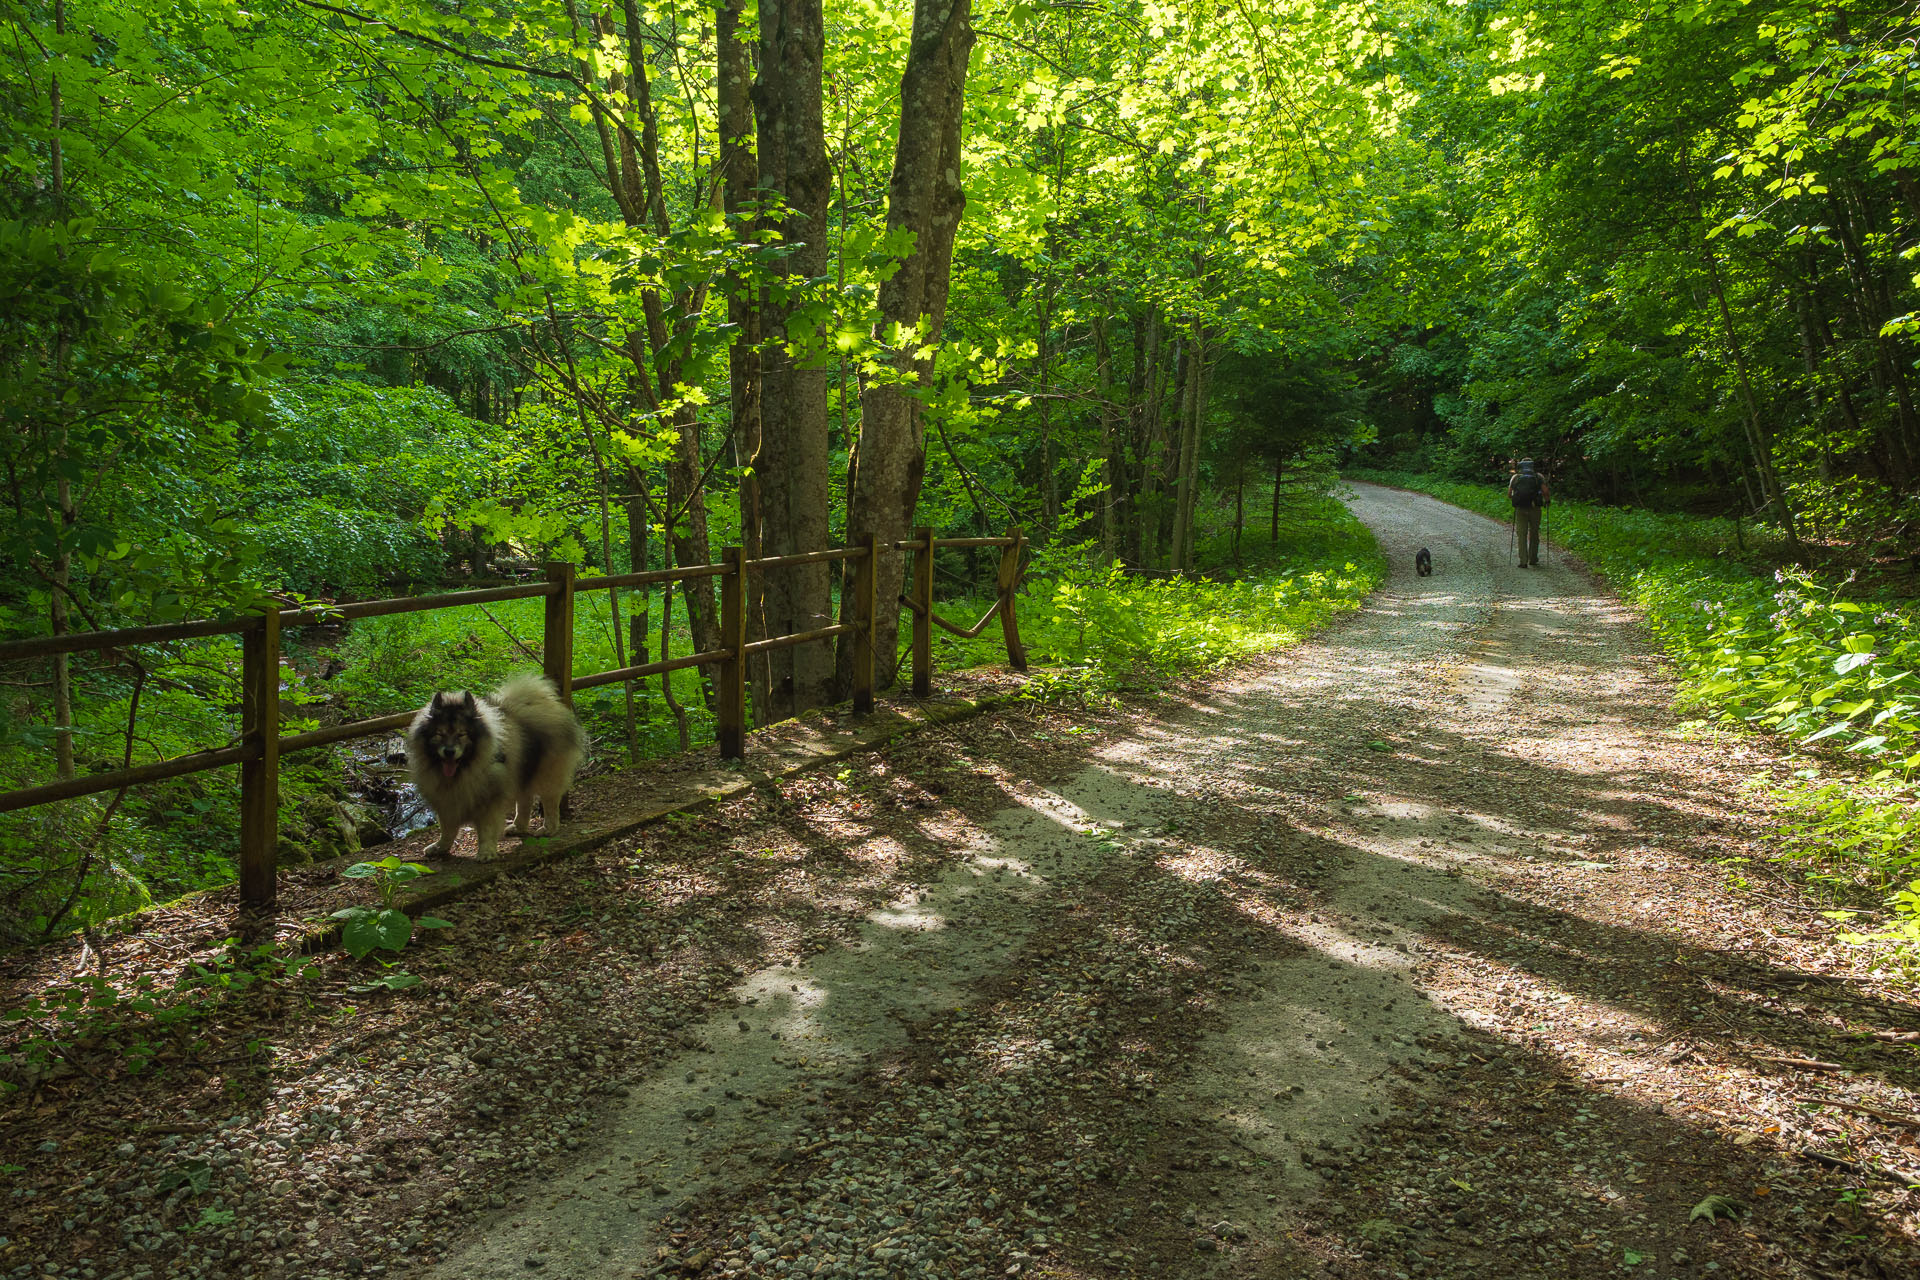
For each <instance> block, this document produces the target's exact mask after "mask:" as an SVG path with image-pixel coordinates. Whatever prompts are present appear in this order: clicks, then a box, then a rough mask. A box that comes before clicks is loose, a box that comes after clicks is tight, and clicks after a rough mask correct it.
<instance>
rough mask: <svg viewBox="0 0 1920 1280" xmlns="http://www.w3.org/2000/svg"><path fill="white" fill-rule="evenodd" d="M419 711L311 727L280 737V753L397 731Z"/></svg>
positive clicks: (307, 749) (288, 753)
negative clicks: (317, 727) (304, 730)
mask: <svg viewBox="0 0 1920 1280" xmlns="http://www.w3.org/2000/svg"><path fill="white" fill-rule="evenodd" d="M419 714H420V713H419V712H418V711H402V712H399V713H397V714H395V715H390V716H375V717H374V718H373V719H371V720H353V721H349V722H348V723H346V724H334V725H328V726H327V727H326V728H324V729H309V730H307V731H306V732H305V733H296V734H291V735H289V736H288V737H285V738H282V739H280V754H281V755H283V756H288V755H292V754H293V753H294V752H296V751H309V750H311V749H313V748H314V747H324V746H326V745H327V744H328V743H332V742H345V741H346V740H347V739H349V738H371V737H374V736H375V735H377V734H382V733H397V732H399V731H400V730H402V729H404V728H406V727H407V726H408V725H410V724H412V723H413V718H414V717H415V716H417V715H419Z"/></svg>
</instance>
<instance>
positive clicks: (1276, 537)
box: [1267, 453, 1280, 547]
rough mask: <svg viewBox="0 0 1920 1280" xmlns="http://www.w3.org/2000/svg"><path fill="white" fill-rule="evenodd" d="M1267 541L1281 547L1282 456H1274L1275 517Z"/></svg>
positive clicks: (1273, 516)
mask: <svg viewBox="0 0 1920 1280" xmlns="http://www.w3.org/2000/svg"><path fill="white" fill-rule="evenodd" d="M1269 523H1270V525H1271V527H1270V528H1269V529H1268V531H1267V540H1268V541H1269V542H1271V543H1272V544H1273V545H1274V546H1276V547H1277V546H1279V545H1280V455H1279V454H1277V453H1276V454H1274V455H1273V515H1272V518H1271V520H1270V521H1269Z"/></svg>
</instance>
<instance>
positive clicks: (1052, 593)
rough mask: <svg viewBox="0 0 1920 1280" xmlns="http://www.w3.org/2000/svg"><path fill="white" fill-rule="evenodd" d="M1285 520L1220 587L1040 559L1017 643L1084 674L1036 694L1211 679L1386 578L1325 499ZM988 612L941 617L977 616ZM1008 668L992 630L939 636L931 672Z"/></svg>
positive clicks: (1031, 654)
mask: <svg viewBox="0 0 1920 1280" xmlns="http://www.w3.org/2000/svg"><path fill="white" fill-rule="evenodd" d="M1286 515H1287V518H1286V522H1285V525H1284V527H1283V528H1282V530H1281V538H1280V541H1279V542H1278V543H1277V544H1267V543H1266V542H1265V539H1264V537H1262V538H1261V539H1260V540H1259V542H1258V543H1257V544H1256V543H1255V542H1254V534H1253V532H1252V531H1250V533H1249V536H1248V540H1247V541H1248V544H1249V549H1250V550H1252V551H1254V552H1255V554H1254V555H1253V556H1252V557H1251V558H1250V562H1249V566H1248V569H1247V572H1246V576H1244V577H1239V578H1231V579H1226V580H1215V579H1210V578H1205V577H1198V578H1150V577H1146V576H1143V575H1140V574H1134V573H1129V572H1127V571H1126V570H1124V569H1122V568H1120V567H1118V566H1102V565H1098V564H1095V563H1093V562H1092V560H1091V557H1090V555H1089V554H1088V552H1089V550H1090V549H1088V548H1066V549H1064V550H1061V551H1052V552H1048V551H1045V550H1043V551H1041V552H1039V553H1037V554H1036V557H1035V562H1034V566H1033V569H1032V571H1030V572H1029V574H1028V576H1027V580H1026V586H1025V588H1024V590H1023V591H1022V592H1021V595H1020V598H1019V600H1018V602H1017V604H1016V608H1017V611H1018V615H1019V619H1020V633H1021V639H1022V640H1023V641H1024V642H1025V644H1026V646H1027V654H1028V658H1029V660H1030V661H1032V662H1033V663H1034V664H1036V665H1041V666H1064V667H1066V668H1069V669H1071V670H1073V671H1076V672H1079V673H1081V674H1079V675H1077V676H1075V677H1074V678H1073V679H1072V680H1065V679H1063V678H1062V677H1059V676H1053V677H1050V678H1049V681H1047V682H1043V687H1048V686H1050V685H1055V684H1058V685H1064V686H1067V687H1071V688H1072V689H1073V691H1074V692H1075V693H1076V694H1080V695H1084V694H1086V693H1088V692H1094V691H1098V692H1110V691H1112V690H1114V689H1119V688H1126V687H1129V686H1134V685H1139V684H1141V683H1151V682H1156V681H1160V680H1164V679H1166V678H1167V677H1169V676H1171V675H1174V674H1176V673H1199V672H1204V671H1208V670H1211V669H1213V668H1216V667H1218V666H1220V665H1221V664H1222V663H1225V662H1229V661H1231V660H1233V659H1234V658H1238V657H1243V656H1245V655H1247V654H1251V653H1258V652H1261V651H1263V650H1268V649H1277V648H1282V647H1284V646H1286V645H1289V644H1293V643H1296V642H1297V641H1299V640H1300V638H1301V637H1302V636H1304V635H1306V634H1307V633H1308V632H1309V631H1311V630H1313V629H1314V628H1315V627H1317V626H1319V625H1321V624H1322V623H1324V622H1326V621H1327V620H1328V619H1329V618H1331V617H1333V616H1335V615H1336V614H1339V613H1342V612H1345V611H1347V610H1350V609H1354V608H1357V607H1358V606H1359V603H1360V601H1361V600H1363V599H1364V598H1365V597H1366V595H1367V593H1368V592H1370V591H1372V590H1373V588H1374V587H1375V586H1376V585H1377V584H1378V583H1379V581H1380V579H1381V577H1382V576H1383V575H1384V572H1385V562H1384V561H1383V560H1382V559H1381V557H1380V553H1379V549H1378V548H1377V547H1376V546H1375V545H1374V541H1373V535H1372V534H1371V533H1370V532H1369V531H1368V529H1367V528H1366V526H1365V525H1363V524H1361V523H1360V522H1359V521H1358V520H1356V519H1354V518H1353V516H1352V514H1351V513H1349V512H1348V511H1347V509H1346V508H1345V507H1344V506H1342V505H1341V504H1340V503H1339V502H1338V501H1336V500H1335V499H1333V498H1332V497H1331V496H1328V495H1320V494H1314V495H1307V494H1303V495H1300V496H1298V497H1296V498H1295V499H1293V500H1292V501H1291V502H1290V504H1289V506H1288V509H1287V513H1286ZM1259 532H1260V533H1261V534H1264V532H1265V531H1264V530H1260V531H1259ZM990 603H991V601H990V600H967V601H957V602H956V601H949V602H946V603H944V604H943V605H942V606H941V608H942V612H943V614H945V615H947V616H953V615H956V614H960V613H969V614H972V615H973V616H978V613H979V612H984V610H985V609H986V607H987V606H988V605H989V604H990ZM903 630H904V628H903ZM1005 660H1006V650H1005V647H1004V645H1003V643H1002V641H1001V638H1000V631H999V627H998V625H997V624H989V625H988V628H987V630H986V631H985V632H983V633H982V634H981V635H980V636H979V637H977V638H975V639H973V640H961V639H958V638H956V637H952V636H949V635H947V634H945V633H937V634H936V636H935V656H934V665H935V666H936V667H937V668H951V667H955V666H975V665H980V664H982V663H994V662H1004V661H1005Z"/></svg>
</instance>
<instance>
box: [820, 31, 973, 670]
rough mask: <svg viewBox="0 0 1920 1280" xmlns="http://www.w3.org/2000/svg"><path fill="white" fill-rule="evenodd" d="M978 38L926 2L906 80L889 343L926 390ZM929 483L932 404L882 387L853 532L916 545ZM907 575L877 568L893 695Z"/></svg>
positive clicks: (891, 224) (860, 472) (879, 643)
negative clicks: (900, 243)
mask: <svg viewBox="0 0 1920 1280" xmlns="http://www.w3.org/2000/svg"><path fill="white" fill-rule="evenodd" d="M973 39H974V35H973V15H972V0H914V7H913V34H912V37H911V41H910V43H909V46H908V49H907V65H906V69H905V71H904V72H903V73H902V75H901V77H900V133H899V138H898V140H897V143H896V145H895V148H894V155H893V173H892V176H891V178H890V179H889V182H888V186H887V231H888V233H889V234H890V235H899V234H900V233H903V232H905V233H909V234H911V236H912V239H913V247H912V248H911V249H910V250H909V251H908V252H907V255H906V257H905V258H904V259H902V261H901V263H900V266H899V269H898V270H896V271H895V272H894V273H893V274H892V275H891V276H889V277H888V278H887V279H886V281H885V282H884V283H882V284H881V286H880V299H879V302H880V333H879V335H878V336H879V337H880V338H881V339H882V341H883V342H884V343H885V345H886V346H887V347H889V348H891V349H892V350H893V351H894V352H895V355H894V357H893V364H894V368H895V370H896V371H897V372H898V373H900V374H902V375H906V377H907V379H908V381H910V382H912V383H914V384H916V386H917V387H918V388H920V389H925V388H927V387H928V385H929V384H930V383H931V382H932V375H933V359H932V355H931V351H932V348H933V346H934V344H935V343H937V342H938V341H939V338H940V329H941V326H942V324H943V323H944V321H945V319H946V312H947V288H948V283H949V275H950V272H951V269H952V265H953V242H954V236H955V234H956V232H957V231H958V230H959V227H960V215H961V212H962V211H963V210H964V209H965V207H966V194H965V192H964V190H963V189H962V188H961V185H960V170H961V156H960V129H961V123H962V109H963V106H964V102H965V95H966V78H967V57H968V54H969V53H970V52H971V51H972V49H973ZM923 352H925V353H926V354H925V355H924V356H923V355H922V353H923ZM925 473H926V437H925V428H924V424H923V423H922V422H921V416H920V402H919V401H918V400H917V399H916V398H915V397H914V396H913V395H911V394H909V389H908V388H906V387H902V386H898V385H894V384H893V383H892V382H890V381H885V380H883V381H877V382H870V383H869V384H868V385H867V387H866V388H865V389H864V391H863V392H862V395H861V400H860V440H859V444H858V446H857V447H856V450H855V454H854V459H853V486H852V488H851V490H850V491H849V493H848V515H847V528H848V531H849V533H851V534H854V535H856V536H857V535H859V534H865V533H871V534H874V535H877V536H878V537H879V539H880V541H881V542H882V543H883V544H885V543H888V542H893V541H897V540H900V539H902V538H905V537H906V536H907V535H908V534H909V533H910V532H911V530H912V528H913V518H914V509H915V507H916V506H917V504H918V503H919V500H920V485H921V482H922V480H923V479H924V478H925ZM904 572H905V569H904V559H903V557H900V556H894V555H890V556H883V557H881V560H880V563H879V564H877V565H875V566H874V576H875V579H876V583H875V585H876V594H877V597H878V600H879V607H878V612H877V616H876V617H875V619H874V634H873V647H874V654H875V660H876V665H877V667H878V671H877V673H876V675H877V679H878V683H879V684H880V685H881V686H882V687H885V686H887V685H890V684H892V682H893V674H894V669H895V667H896V666H897V665H898V658H899V655H898V649H899V631H900V605H899V596H900V587H901V582H902V577H903V574H904ZM851 597H852V593H851V592H845V593H843V600H842V606H841V616H842V619H843V620H850V619H851V617H852V604H853V602H852V598H851ZM839 666H840V672H839V674H840V680H841V684H842V687H843V688H844V687H847V686H849V685H850V683H851V678H852V671H853V649H852V646H851V645H844V644H843V645H842V646H841V649H840V662H839Z"/></svg>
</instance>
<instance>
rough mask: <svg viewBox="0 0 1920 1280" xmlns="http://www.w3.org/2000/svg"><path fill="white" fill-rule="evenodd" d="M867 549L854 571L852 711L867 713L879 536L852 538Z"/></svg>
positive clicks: (870, 705)
mask: <svg viewBox="0 0 1920 1280" xmlns="http://www.w3.org/2000/svg"><path fill="white" fill-rule="evenodd" d="M852 541H853V543H854V544H855V545H856V546H860V547H863V548H865V549H866V553H867V554H865V555H864V556H861V557H860V559H859V560H857V561H855V564H854V571H853V625H854V626H855V627H856V628H858V630H856V631H855V632H854V633H853V714H855V715H857V716H864V715H867V714H870V713H871V712H872V711H873V614H874V584H875V583H876V582H878V581H879V578H880V539H879V537H878V535H876V534H871V533H863V534H859V535H858V536H856V537H855V538H853V539H852Z"/></svg>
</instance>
